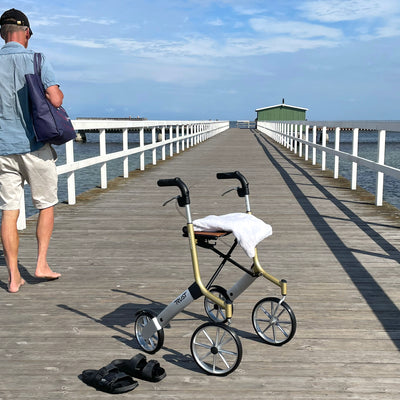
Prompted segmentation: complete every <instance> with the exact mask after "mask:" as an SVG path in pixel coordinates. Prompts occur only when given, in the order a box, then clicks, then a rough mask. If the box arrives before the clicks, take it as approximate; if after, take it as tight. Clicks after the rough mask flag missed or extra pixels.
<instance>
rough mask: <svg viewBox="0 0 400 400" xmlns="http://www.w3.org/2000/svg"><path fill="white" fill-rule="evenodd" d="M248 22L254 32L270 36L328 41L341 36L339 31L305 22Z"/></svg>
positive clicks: (265, 19)
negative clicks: (322, 38) (317, 38)
mask: <svg viewBox="0 0 400 400" xmlns="http://www.w3.org/2000/svg"><path fill="white" fill-rule="evenodd" d="M249 22H250V25H251V27H252V28H253V29H254V30H255V31H257V32H263V33H268V34H272V35H289V36H293V37H296V38H298V37H300V38H312V37H326V38H330V39H339V38H340V37H341V36H342V32H341V31H340V30H339V29H336V28H330V27H326V26H323V25H315V24H309V23H306V22H297V21H278V20H274V19H273V18H268V17H266V18H253V19H251V20H250V21H249Z"/></svg>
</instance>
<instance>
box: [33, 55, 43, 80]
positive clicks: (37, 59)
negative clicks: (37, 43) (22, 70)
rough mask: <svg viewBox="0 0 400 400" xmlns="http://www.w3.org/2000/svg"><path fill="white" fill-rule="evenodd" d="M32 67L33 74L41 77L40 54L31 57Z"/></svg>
mask: <svg viewBox="0 0 400 400" xmlns="http://www.w3.org/2000/svg"><path fill="white" fill-rule="evenodd" d="M33 66H34V68H35V74H37V75H39V76H41V72H42V54H41V53H35V55H34V57H33Z"/></svg>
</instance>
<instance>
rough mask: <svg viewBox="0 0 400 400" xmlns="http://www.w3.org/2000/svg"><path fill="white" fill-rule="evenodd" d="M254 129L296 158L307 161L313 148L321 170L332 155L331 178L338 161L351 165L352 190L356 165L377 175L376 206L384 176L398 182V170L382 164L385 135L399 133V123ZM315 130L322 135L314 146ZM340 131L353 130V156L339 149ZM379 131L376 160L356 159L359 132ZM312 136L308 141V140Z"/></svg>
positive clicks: (260, 124) (272, 124)
mask: <svg viewBox="0 0 400 400" xmlns="http://www.w3.org/2000/svg"><path fill="white" fill-rule="evenodd" d="M257 130H259V131H260V132H262V133H264V134H266V135H267V136H268V137H270V138H271V139H273V140H275V141H277V142H278V143H280V144H281V145H283V146H285V147H287V148H289V149H290V150H291V151H293V152H294V153H296V154H297V153H298V155H299V157H303V146H304V159H305V160H308V159H309V148H311V149H312V156H311V157H312V163H313V165H315V164H316V163H317V162H316V159H317V151H320V152H321V169H322V170H323V171H324V170H326V155H327V154H331V155H333V156H334V167H333V172H334V178H335V179H337V178H338V177H339V160H346V161H350V162H351V163H352V174H351V189H352V190H355V189H356V188H357V171H358V168H357V167H358V165H362V166H365V167H367V168H369V169H371V170H372V171H374V172H376V173H377V180H376V182H377V183H376V195H375V204H376V205H377V206H382V205H383V189H384V185H383V181H384V175H385V174H386V175H390V176H392V177H393V178H395V179H398V180H400V169H399V168H395V167H391V166H389V165H385V147H386V146H385V145H386V132H387V131H394V132H400V122H399V121H381V122H380V123H379V121H347V122H346V121H257ZM317 130H319V131H320V132H321V143H320V144H319V143H317ZM328 130H334V132H335V143H334V148H330V147H327V132H328ZM342 130H347V131H348V130H350V131H352V154H350V153H346V152H343V151H340V150H339V143H340V133H341V131H342ZM360 130H368V131H375V132H378V143H377V147H378V157H377V161H373V160H368V159H366V158H363V157H359V156H358V145H359V140H358V138H359V131H360ZM310 136H311V140H309V139H310Z"/></svg>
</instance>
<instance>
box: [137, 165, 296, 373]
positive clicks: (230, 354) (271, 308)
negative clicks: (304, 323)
mask: <svg viewBox="0 0 400 400" xmlns="http://www.w3.org/2000/svg"><path fill="white" fill-rule="evenodd" d="M217 179H237V180H239V182H240V186H239V187H236V188H233V189H230V190H228V191H227V192H229V191H231V190H236V191H237V194H238V196H239V197H243V198H244V200H245V207H246V213H247V214H251V210H250V200H249V185H248V182H247V180H246V178H245V177H244V176H243V175H242V174H241V173H240V172H239V171H235V172H227V173H218V174H217ZM157 184H158V186H177V187H178V188H179V189H180V195H179V196H176V197H174V199H177V202H178V205H179V206H180V207H185V209H186V218H187V225H186V226H185V227H184V228H183V232H184V236H187V237H188V238H189V244H190V252H191V258H192V266H193V275H194V279H195V282H194V283H193V284H192V285H191V286H189V288H188V289H186V290H185V291H184V292H183V293H181V294H180V295H179V296H178V297H177V298H176V299H175V300H173V301H172V302H171V303H170V304H169V305H168V306H167V307H165V308H164V310H163V311H161V312H160V313H159V314H158V315H154V314H153V313H152V312H150V311H147V310H143V311H139V312H138V313H137V316H136V321H135V336H136V340H137V342H138V344H139V346H140V348H141V349H143V351H145V352H147V353H150V354H153V353H156V352H157V351H158V350H159V349H160V348H161V347H162V346H163V343H164V327H165V326H167V325H168V323H169V322H170V321H171V320H172V319H173V318H174V317H175V316H176V315H177V314H178V313H180V312H181V311H183V310H184V309H185V308H186V307H187V306H189V305H190V304H191V303H192V302H193V301H194V300H197V299H199V298H200V297H202V296H204V309H205V312H206V314H207V316H208V317H209V319H210V321H209V322H206V323H204V324H202V325H201V326H199V327H198V328H197V329H196V330H195V331H194V333H193V335H192V338H191V341H190V348H191V353H192V356H193V358H194V360H195V362H196V363H197V365H198V366H199V367H200V368H201V369H202V370H204V371H205V372H206V373H208V374H211V375H219V376H225V375H228V374H230V373H231V372H233V371H234V370H235V369H236V368H237V367H238V366H239V364H240V362H241V359H242V344H241V341H240V339H239V336H238V335H237V334H236V333H235V332H234V330H233V329H232V328H231V326H230V325H231V319H232V314H233V301H234V300H236V299H237V298H238V297H239V296H240V295H241V294H242V293H243V292H244V291H245V290H246V289H247V288H249V287H250V285H251V284H252V283H253V282H254V281H255V280H256V279H257V278H259V277H264V278H265V279H267V280H268V281H270V282H272V283H273V284H275V285H277V286H279V288H280V291H281V298H277V297H265V298H263V299H261V300H260V301H258V302H257V304H256V305H255V306H254V308H253V312H252V323H253V327H254V329H255V331H256V333H257V335H258V336H259V337H260V338H261V339H262V341H263V342H265V343H267V344H270V345H274V346H282V345H283V344H285V343H287V342H289V341H290V340H291V339H292V338H293V336H294V334H295V332H296V318H295V315H294V312H293V311H292V309H291V308H290V307H289V305H288V304H287V303H286V302H285V298H286V290H287V282H286V281H285V280H283V279H282V280H278V279H276V278H275V277H273V276H272V275H270V274H268V273H267V272H266V271H265V270H264V269H263V268H262V267H261V264H260V262H259V260H258V256H257V250H256V251H255V256H254V257H253V262H252V265H251V266H250V268H246V267H244V266H242V265H241V264H239V263H238V262H236V261H235V260H233V259H232V257H231V256H232V253H233V251H234V249H235V248H236V246H237V244H238V241H237V239H236V238H235V239H234V241H233V244H232V246H231V247H230V249H229V250H228V252H227V253H226V254H224V253H223V252H221V251H220V250H218V249H217V248H216V244H217V241H218V239H219V238H221V237H224V236H227V235H229V234H230V232H226V231H218V232H205V231H194V227H193V222H192V217H191V212H190V197H189V190H188V188H187V186H186V184H185V183H184V182H183V181H182V180H181V179H180V178H178V177H177V178H173V179H160V180H159V181H158V182H157ZM227 192H225V193H227ZM225 193H224V194H225ZM171 200H172V199H171ZM168 202H169V201H167V202H166V203H164V205H165V204H167V203H168ZM197 246H199V247H202V248H205V249H210V250H211V251H213V252H214V253H216V254H217V255H218V256H219V257H221V258H222V262H221V263H220V264H219V266H218V268H217V269H216V271H215V273H214V274H213V276H212V277H211V279H210V280H209V282H208V283H207V284H206V285H204V284H203V282H202V279H201V276H200V266H199V262H198V257H197ZM227 262H229V263H230V264H232V265H234V266H235V267H237V268H239V269H241V270H242V271H243V272H244V275H243V276H242V277H241V278H240V279H239V280H238V281H237V282H236V283H235V284H234V285H233V286H232V287H231V288H230V289H228V290H227V289H225V288H224V287H222V286H220V285H214V282H215V280H216V279H217V277H218V275H219V274H220V272H221V271H222V269H223V267H224V266H225V265H226V263H227Z"/></svg>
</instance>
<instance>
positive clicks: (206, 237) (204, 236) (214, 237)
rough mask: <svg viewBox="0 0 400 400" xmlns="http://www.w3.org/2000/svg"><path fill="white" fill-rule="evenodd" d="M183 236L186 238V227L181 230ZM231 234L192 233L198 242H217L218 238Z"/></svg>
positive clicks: (218, 232)
mask: <svg viewBox="0 0 400 400" xmlns="http://www.w3.org/2000/svg"><path fill="white" fill-rule="evenodd" d="M182 232H183V236H184V237H187V236H188V231H187V226H184V227H183V228H182ZM230 233H231V232H227V231H217V232H206V231H194V236H195V238H196V239H199V240H217V239H218V238H220V237H223V236H226V235H229V234H230Z"/></svg>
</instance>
